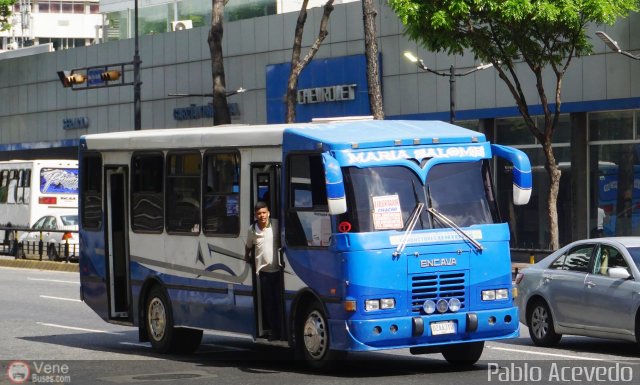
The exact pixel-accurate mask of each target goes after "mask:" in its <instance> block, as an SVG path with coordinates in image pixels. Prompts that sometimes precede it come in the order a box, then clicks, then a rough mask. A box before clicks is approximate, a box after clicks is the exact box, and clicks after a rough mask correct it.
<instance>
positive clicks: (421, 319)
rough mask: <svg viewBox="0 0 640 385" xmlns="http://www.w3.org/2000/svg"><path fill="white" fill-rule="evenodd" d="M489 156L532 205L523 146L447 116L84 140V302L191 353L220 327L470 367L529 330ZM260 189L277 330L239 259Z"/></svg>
mask: <svg viewBox="0 0 640 385" xmlns="http://www.w3.org/2000/svg"><path fill="white" fill-rule="evenodd" d="M493 155H496V156H498V157H502V158H505V159H506V160H508V161H509V162H510V163H511V164H513V168H512V171H513V186H514V189H513V202H514V203H515V204H525V203H526V202H527V201H528V200H529V197H530V194H531V167H530V163H529V160H528V158H527V157H526V155H525V154H524V153H522V152H521V151H519V150H516V149H513V148H508V147H504V146H499V145H495V144H493V145H492V144H490V143H489V142H487V140H486V138H485V136H484V134H482V133H479V132H475V131H470V130H467V129H464V128H461V127H458V126H454V125H451V124H448V123H443V122H438V121H351V122H338V123H322V124H314V123H306V124H290V125H259V126H233V125H232V126H217V127H203V128H186V129H162V130H143V131H134V132H115V133H106V134H96V135H86V136H83V137H82V138H81V140H80V157H79V162H80V249H81V250H80V279H81V297H82V300H83V301H84V302H86V303H87V304H88V305H89V306H90V307H91V308H92V309H93V310H94V311H95V312H96V313H97V314H98V315H99V316H100V317H102V318H103V319H104V320H105V321H107V322H112V323H118V324H125V325H131V326H137V327H138V328H139V337H140V340H141V341H150V342H151V345H152V346H153V348H155V349H156V350H158V351H160V352H170V351H182V352H188V351H193V350H195V349H197V347H198V346H199V344H200V342H201V339H202V331H203V330H207V329H211V330H221V331H226V332H235V333H241V334H245V335H250V336H252V337H253V338H254V340H255V341H257V342H261V343H265V344H276V345H280V346H282V345H286V346H291V347H294V348H295V349H296V351H297V352H298V353H299V354H300V356H301V357H303V358H304V359H306V360H307V361H308V362H309V364H310V365H311V366H312V367H323V366H324V365H326V364H327V363H329V362H331V361H332V359H334V358H335V357H336V356H339V355H341V354H342V353H343V352H359V351H372V350H382V349H399V348H410V349H411V352H412V353H414V354H420V353H427V352H441V353H442V354H443V355H444V357H445V358H446V360H447V361H449V362H451V363H453V364H473V363H475V362H476V361H477V360H478V359H479V358H480V355H481V354H482V350H483V347H484V341H487V340H495V339H503V338H512V337H517V336H518V332H519V329H518V313H517V308H516V307H515V306H514V304H513V301H512V293H511V260H510V253H509V229H508V226H507V224H506V223H502V222H501V220H500V216H499V213H498V210H497V204H496V196H495V193H494V189H493V181H492V177H491V172H490V170H491V163H492V156H493ZM259 200H263V201H266V202H267V203H268V205H269V207H270V208H271V213H272V219H273V222H272V223H273V225H274V228H275V229H276V230H278V234H279V235H278V236H277V237H276V238H277V242H278V245H277V247H278V253H277V255H278V258H279V262H280V266H281V269H280V273H279V274H280V277H281V283H282V285H281V287H282V290H281V292H280V293H279V296H278V297H279V302H280V305H281V306H280V312H279V319H280V321H281V325H280V326H281V328H282V329H283V330H284V333H283V334H282V336H281V338H280V339H279V340H275V341H273V340H272V339H271V338H268V337H269V330H268V329H267V327H265V323H264V317H263V316H262V309H261V305H260V300H259V297H260V288H259V287H257V285H258V282H259V281H258V280H257V279H256V274H255V266H253V265H252V264H251V263H247V262H245V261H244V258H243V255H244V248H245V241H246V237H247V230H248V229H249V227H250V225H251V223H252V221H253V216H254V214H253V207H254V204H255V203H256V202H257V201H259Z"/></svg>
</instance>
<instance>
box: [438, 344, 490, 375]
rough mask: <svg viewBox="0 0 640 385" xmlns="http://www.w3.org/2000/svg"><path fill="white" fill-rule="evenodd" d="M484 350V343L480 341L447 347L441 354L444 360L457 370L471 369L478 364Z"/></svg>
mask: <svg viewBox="0 0 640 385" xmlns="http://www.w3.org/2000/svg"><path fill="white" fill-rule="evenodd" d="M483 350H484V341H480V342H469V343H464V344H455V345H446V346H443V347H442V350H441V353H442V356H443V357H444V359H445V360H447V362H448V363H449V364H451V365H453V366H455V367H456V368H469V367H471V366H473V365H474V364H475V363H476V362H478V360H479V359H480V356H482V351H483Z"/></svg>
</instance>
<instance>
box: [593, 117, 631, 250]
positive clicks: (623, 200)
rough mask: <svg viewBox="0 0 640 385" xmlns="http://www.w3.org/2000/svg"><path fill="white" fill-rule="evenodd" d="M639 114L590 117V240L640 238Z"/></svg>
mask: <svg viewBox="0 0 640 385" xmlns="http://www.w3.org/2000/svg"><path fill="white" fill-rule="evenodd" d="M639 114H640V112H639V111H611V112H598V113H591V114H589V120H588V122H589V123H588V124H589V138H590V139H591V141H590V142H589V197H590V201H589V203H590V204H589V231H590V233H589V236H590V237H598V236H625V235H640V136H639V135H638V134H637V131H638V128H637V125H638V123H637V120H638V116H639Z"/></svg>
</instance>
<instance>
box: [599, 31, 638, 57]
mask: <svg viewBox="0 0 640 385" xmlns="http://www.w3.org/2000/svg"><path fill="white" fill-rule="evenodd" d="M596 35H597V36H598V37H599V38H600V40H602V41H603V42H604V44H605V45H606V46H607V47H609V49H610V50H612V51H614V52H617V53H619V54H622V55H624V56H627V57H630V58H632V59H635V60H640V55H634V54H632V53H631V52H627V51H623V50H621V49H620V46H618V42H617V41H615V40H613V39H612V38H611V37H610V36H609V35H607V34H606V33H604V32H603V31H596Z"/></svg>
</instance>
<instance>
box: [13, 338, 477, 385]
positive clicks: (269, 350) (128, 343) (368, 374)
mask: <svg viewBox="0 0 640 385" xmlns="http://www.w3.org/2000/svg"><path fill="white" fill-rule="evenodd" d="M137 336H138V334H137V330H134V331H130V332H119V333H117V335H116V334H106V335H105V334H100V335H96V334H93V333H68V334H67V333H65V334H55V335H43V336H33V337H32V336H30V337H19V338H20V339H23V340H25V341H31V342H37V343H44V344H51V345H55V347H54V348H53V349H52V350H54V351H59V350H60V349H61V348H62V347H70V348H80V349H86V350H92V351H96V352H105V353H115V354H118V355H130V356H131V361H129V362H133V363H135V362H138V363H139V362H140V361H141V360H142V361H144V362H145V366H150V367H156V366H158V368H159V369H163V370H166V369H167V367H168V366H167V365H166V364H165V365H164V366H163V364H162V362H176V363H177V362H181V363H189V364H192V366H193V367H194V368H201V369H204V370H209V369H215V368H228V367H233V368H236V369H238V370H240V371H242V372H245V373H254V374H268V373H299V374H304V375H314V376H330V377H338V378H377V377H383V378H387V377H388V378H391V377H397V376H406V375H412V374H438V373H451V372H456V371H464V372H473V371H479V372H482V373H483V375H484V373H485V372H486V365H484V364H482V363H478V364H477V365H474V366H472V367H469V368H465V369H460V370H456V368H454V367H453V366H451V365H449V364H448V363H447V362H446V361H444V360H443V359H442V356H441V355H440V354H432V355H431V354H429V355H419V356H410V355H401V354H398V353H381V352H363V353H351V354H348V355H346V357H345V358H344V359H343V360H340V361H338V362H335V363H334V365H332V367H331V368H330V369H329V370H326V371H314V370H311V369H309V368H308V367H307V366H306V363H305V362H304V361H303V360H299V359H296V357H295V355H294V353H293V350H292V349H289V348H284V347H274V346H269V345H262V344H257V343H253V342H252V340H251V339H248V338H247V339H245V338H236V337H227V336H218V335H211V334H205V336H204V338H203V342H202V344H201V346H200V347H199V348H198V350H197V351H196V352H195V353H193V354H190V355H189V354H168V355H165V354H159V353H156V352H155V351H154V350H153V349H152V348H151V346H150V345H148V344H139V343H137ZM123 341H125V342H124V343H123ZM407 354H408V353H407ZM107 356H108V355H107ZM89 361H91V362H93V361H103V360H89ZM104 361H110V362H118V361H119V362H123V361H127V360H126V358H125V359H124V360H123V358H122V356H118V357H117V358H116V357H114V359H113V360H109V359H107V360H104ZM86 366H87V367H92V366H93V365H92V364H91V363H90V362H87V363H86Z"/></svg>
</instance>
